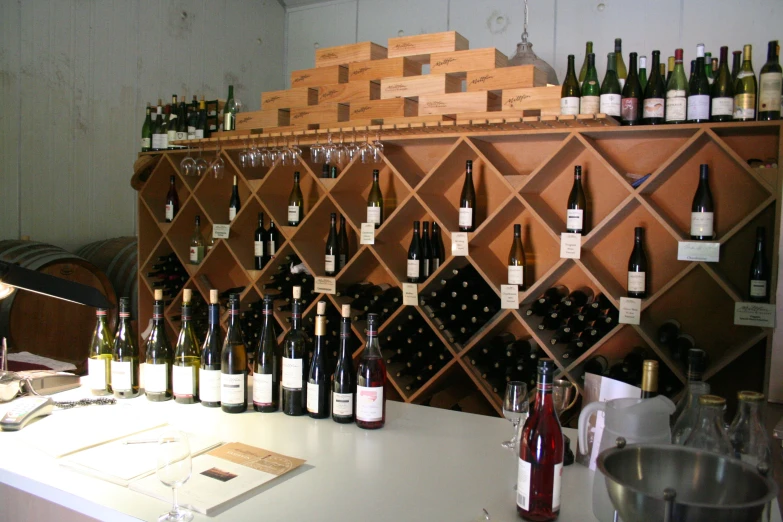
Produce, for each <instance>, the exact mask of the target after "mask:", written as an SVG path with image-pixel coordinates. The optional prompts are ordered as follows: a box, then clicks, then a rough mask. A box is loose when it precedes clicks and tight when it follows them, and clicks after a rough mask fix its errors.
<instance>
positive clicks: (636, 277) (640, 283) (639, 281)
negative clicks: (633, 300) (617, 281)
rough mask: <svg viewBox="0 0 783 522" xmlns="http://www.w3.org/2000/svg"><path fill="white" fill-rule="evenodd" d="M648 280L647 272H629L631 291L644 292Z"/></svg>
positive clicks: (629, 287) (629, 288)
mask: <svg viewBox="0 0 783 522" xmlns="http://www.w3.org/2000/svg"><path fill="white" fill-rule="evenodd" d="M646 282H647V274H646V273H645V272H628V291H629V292H644V289H645V286H646Z"/></svg>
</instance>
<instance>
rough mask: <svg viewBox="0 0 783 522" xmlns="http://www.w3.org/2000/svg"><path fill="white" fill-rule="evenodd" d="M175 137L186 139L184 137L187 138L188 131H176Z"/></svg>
mask: <svg viewBox="0 0 783 522" xmlns="http://www.w3.org/2000/svg"><path fill="white" fill-rule="evenodd" d="M177 139H178V140H186V139H188V133H187V132H181V131H177Z"/></svg>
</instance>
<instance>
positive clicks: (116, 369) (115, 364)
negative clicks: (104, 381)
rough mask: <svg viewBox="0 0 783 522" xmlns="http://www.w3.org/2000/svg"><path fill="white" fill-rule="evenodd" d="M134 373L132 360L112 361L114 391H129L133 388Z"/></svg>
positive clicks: (112, 385)
mask: <svg viewBox="0 0 783 522" xmlns="http://www.w3.org/2000/svg"><path fill="white" fill-rule="evenodd" d="M132 375H133V368H132V367H131V363H130V362H121V361H112V362H111V387H112V389H113V390H114V391H129V390H130V389H131V388H132V384H131V383H132V380H131V379H132Z"/></svg>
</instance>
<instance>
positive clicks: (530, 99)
mask: <svg viewBox="0 0 783 522" xmlns="http://www.w3.org/2000/svg"><path fill="white" fill-rule="evenodd" d="M560 91H561V87H560V86H559V85H550V86H547V87H530V88H527V89H504V90H503V94H502V96H501V99H502V106H501V110H502V111H517V110H530V109H539V110H540V111H541V114H540V115H541V116H557V115H558V114H560Z"/></svg>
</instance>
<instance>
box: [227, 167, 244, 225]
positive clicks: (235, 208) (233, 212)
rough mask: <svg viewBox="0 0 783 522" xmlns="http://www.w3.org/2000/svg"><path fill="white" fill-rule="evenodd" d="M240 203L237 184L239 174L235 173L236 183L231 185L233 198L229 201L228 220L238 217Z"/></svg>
mask: <svg viewBox="0 0 783 522" xmlns="http://www.w3.org/2000/svg"><path fill="white" fill-rule="evenodd" d="M240 206H241V205H240V203H239V187H238V186H237V175H236V174H234V185H233V187H231V200H230V201H229V202H228V222H229V223H231V222H232V221H234V218H235V217H237V212H239V209H240Z"/></svg>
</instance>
